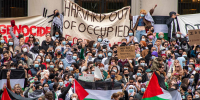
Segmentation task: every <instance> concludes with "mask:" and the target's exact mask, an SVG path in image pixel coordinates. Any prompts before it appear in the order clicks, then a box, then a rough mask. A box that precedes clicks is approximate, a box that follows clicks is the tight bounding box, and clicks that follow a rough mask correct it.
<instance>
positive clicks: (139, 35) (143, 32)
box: [136, 30, 146, 42]
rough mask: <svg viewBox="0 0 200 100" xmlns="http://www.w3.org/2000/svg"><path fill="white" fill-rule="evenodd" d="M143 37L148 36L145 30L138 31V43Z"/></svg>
mask: <svg viewBox="0 0 200 100" xmlns="http://www.w3.org/2000/svg"><path fill="white" fill-rule="evenodd" d="M142 35H146V31H145V30H141V31H138V30H136V38H137V40H138V42H140V40H141V37H142Z"/></svg>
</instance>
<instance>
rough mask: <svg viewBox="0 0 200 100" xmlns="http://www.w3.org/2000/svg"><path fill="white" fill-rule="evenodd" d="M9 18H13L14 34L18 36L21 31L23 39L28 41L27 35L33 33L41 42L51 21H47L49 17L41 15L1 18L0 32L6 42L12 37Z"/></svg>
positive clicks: (48, 30) (49, 28) (47, 31)
mask: <svg viewBox="0 0 200 100" xmlns="http://www.w3.org/2000/svg"><path fill="white" fill-rule="evenodd" d="M11 20H15V25H16V26H15V27H14V29H13V32H14V34H15V35H16V36H18V34H19V33H21V32H22V33H23V34H24V36H25V41H28V38H29V35H30V34H33V35H34V36H35V37H36V38H38V39H39V40H40V43H41V42H42V41H43V40H44V39H45V34H47V33H50V30H51V23H48V21H49V20H51V19H50V18H44V17H43V16H32V17H17V18H3V19H0V33H1V34H2V36H3V37H4V39H5V41H6V42H7V41H8V39H9V38H12V37H11V36H10V27H11V23H10V21H11Z"/></svg>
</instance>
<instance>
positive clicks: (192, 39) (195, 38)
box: [188, 29, 200, 46]
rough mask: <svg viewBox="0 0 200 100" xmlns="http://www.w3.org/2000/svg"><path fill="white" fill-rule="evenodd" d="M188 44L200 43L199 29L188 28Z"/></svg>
mask: <svg viewBox="0 0 200 100" xmlns="http://www.w3.org/2000/svg"><path fill="white" fill-rule="evenodd" d="M188 34H189V44H190V45H191V46H192V45H194V44H197V45H200V29H198V30H189V31H188Z"/></svg>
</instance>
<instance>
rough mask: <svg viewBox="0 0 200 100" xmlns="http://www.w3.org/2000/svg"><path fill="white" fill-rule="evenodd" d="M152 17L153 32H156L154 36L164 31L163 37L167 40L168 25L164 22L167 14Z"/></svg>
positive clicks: (167, 17)
mask: <svg viewBox="0 0 200 100" xmlns="http://www.w3.org/2000/svg"><path fill="white" fill-rule="evenodd" d="M153 19H154V22H155V24H154V32H156V33H157V34H156V37H157V38H158V33H159V32H163V33H164V39H165V40H168V26H167V24H166V21H167V19H169V16H153Z"/></svg>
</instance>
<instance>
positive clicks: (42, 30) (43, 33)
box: [40, 27, 46, 37]
mask: <svg viewBox="0 0 200 100" xmlns="http://www.w3.org/2000/svg"><path fill="white" fill-rule="evenodd" d="M45 32H46V29H45V28H44V27H40V33H41V34H40V36H41V37H42V36H44V35H45V34H46V33H45Z"/></svg>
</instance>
